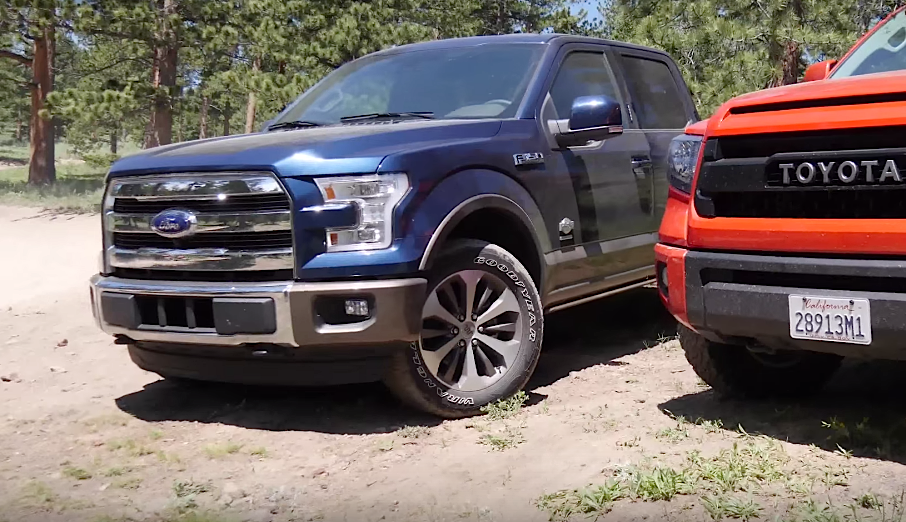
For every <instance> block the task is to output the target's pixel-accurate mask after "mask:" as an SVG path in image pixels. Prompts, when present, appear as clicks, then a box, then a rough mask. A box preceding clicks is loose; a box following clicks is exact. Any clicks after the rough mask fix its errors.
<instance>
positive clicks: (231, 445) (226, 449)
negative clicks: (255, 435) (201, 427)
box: [204, 442, 242, 459]
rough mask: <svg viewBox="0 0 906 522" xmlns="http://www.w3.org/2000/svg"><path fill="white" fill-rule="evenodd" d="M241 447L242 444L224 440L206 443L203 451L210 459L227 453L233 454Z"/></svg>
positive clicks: (218, 457) (220, 457)
mask: <svg viewBox="0 0 906 522" xmlns="http://www.w3.org/2000/svg"><path fill="white" fill-rule="evenodd" d="M241 449H242V444H236V443H235V442H224V443H218V444H208V445H207V446H205V447H204V453H205V455H207V456H208V458H210V459H222V458H224V457H226V456H227V455H235V454H237V453H239V451H240V450H241Z"/></svg>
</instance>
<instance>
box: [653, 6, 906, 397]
mask: <svg viewBox="0 0 906 522" xmlns="http://www.w3.org/2000/svg"><path fill="white" fill-rule="evenodd" d="M670 162H671V166H670V174H671V189H670V198H669V200H668V203H667V209H666V212H665V215H664V218H663V221H662V225H661V228H660V240H659V244H658V245H657V247H656V254H657V262H658V278H659V281H658V286H659V290H660V293H661V298H662V300H663V301H664V303H665V305H666V306H667V308H668V309H669V310H670V312H671V313H672V314H673V315H674V316H675V317H676V318H677V320H678V321H679V322H680V323H681V326H680V342H681V343H682V345H683V348H684V349H685V351H686V354H687V358H688V359H689V361H690V363H691V364H692V365H693V367H694V368H695V370H696V371H697V373H698V374H699V375H700V376H701V377H702V378H703V379H704V380H705V381H706V382H708V383H709V384H711V385H712V387H714V388H715V389H717V390H718V391H720V392H724V393H726V394H739V395H750V396H751V395H770V394H784V393H787V394H792V393H801V392H806V391H811V390H814V389H817V388H818V387H819V386H820V385H821V384H822V383H823V382H824V381H825V380H826V379H827V378H829V377H830V375H831V374H832V373H833V371H834V370H835V369H836V368H837V366H838V365H839V363H840V360H841V357H843V356H861V357H872V358H889V359H906V343H904V342H903V339H904V334H906V12H904V9H900V10H898V11H896V12H894V13H893V14H891V15H890V16H889V17H888V18H887V19H885V20H884V21H882V22H881V23H880V24H878V25H877V26H876V27H875V28H874V29H873V30H872V31H871V32H869V33H868V34H867V35H865V37H864V38H863V39H862V40H860V41H859V43H857V44H856V45H855V46H854V47H853V49H852V50H851V51H850V52H849V53H848V54H847V55H846V56H845V57H844V58H843V59H841V60H840V61H839V62H837V61H829V62H821V63H818V64H815V65H813V66H812V67H810V68H809V70H808V72H807V74H806V82H805V83H802V84H798V85H792V86H786V87H781V88H776V89H768V90H764V91H760V92H755V93H750V94H746V95H743V96H739V97H737V98H734V99H732V100H730V101H728V102H727V103H725V104H724V105H723V106H722V107H720V108H719V109H718V110H717V111H716V112H715V114H714V115H713V116H712V117H711V118H710V119H708V120H705V121H702V122H700V123H697V124H695V125H692V126H690V127H688V128H687V129H686V135H685V136H682V137H679V138H677V140H675V141H674V144H673V146H672V148H671V156H670Z"/></svg>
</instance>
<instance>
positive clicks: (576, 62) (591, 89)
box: [550, 52, 620, 120]
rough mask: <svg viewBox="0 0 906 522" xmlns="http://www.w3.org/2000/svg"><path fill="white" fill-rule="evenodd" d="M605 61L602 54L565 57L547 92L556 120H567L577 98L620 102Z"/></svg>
mask: <svg viewBox="0 0 906 522" xmlns="http://www.w3.org/2000/svg"><path fill="white" fill-rule="evenodd" d="M604 60H605V59H604V53H603V52H602V53H593V52H574V53H571V54H569V55H567V57H566V59H565V60H564V61H563V63H562V64H561V65H560V70H559V71H557V77H556V78H554V83H553V85H551V90H550V95H551V100H552V101H553V104H554V110H555V111H556V112H557V116H556V117H557V119H560V120H562V119H566V118H569V113H570V111H571V110H572V107H573V100H575V99H576V98H578V97H580V96H592V95H598V96H600V95H602V94H603V95H606V96H610V97H611V98H613V99H614V100H618V101H619V99H620V97H619V95H618V94H617V88H616V83H615V82H614V80H613V76H611V74H610V70H609V69H608V67H607V64H606V62H605V61H604Z"/></svg>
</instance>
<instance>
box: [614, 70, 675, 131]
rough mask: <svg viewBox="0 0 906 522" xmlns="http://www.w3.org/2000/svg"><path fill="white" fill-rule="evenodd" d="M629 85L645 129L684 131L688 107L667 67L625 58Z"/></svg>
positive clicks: (633, 103)
mask: <svg viewBox="0 0 906 522" xmlns="http://www.w3.org/2000/svg"><path fill="white" fill-rule="evenodd" d="M623 69H624V70H625V71H626V85H627V86H628V87H629V94H630V95H631V96H632V106H633V108H634V109H635V112H636V114H637V115H638V118H639V126H641V127H642V128H643V129H682V128H683V127H685V126H686V123H688V120H689V117H688V116H687V115H686V105H685V104H684V103H683V98H682V97H680V94H679V89H677V86H676V80H675V79H674V78H673V74H671V73H670V68H669V67H667V64H666V63H664V62H661V61H658V60H648V59H645V58H638V57H635V56H627V55H623Z"/></svg>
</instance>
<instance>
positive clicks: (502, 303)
mask: <svg viewBox="0 0 906 522" xmlns="http://www.w3.org/2000/svg"><path fill="white" fill-rule="evenodd" d="M507 312H516V313H519V299H517V298H516V294H514V293H513V292H511V291H510V290H504V291H503V293H502V294H500V297H498V298H497V300H496V301H494V303H493V304H491V307H490V308H488V310H487V311H486V312H485V313H483V314H481V316H480V317H479V318H478V321H477V323H478V325H479V326H481V325H483V324H484V323H486V322H488V321H490V320H491V319H494V318H496V317H497V316H499V315H500V314H504V313H507Z"/></svg>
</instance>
